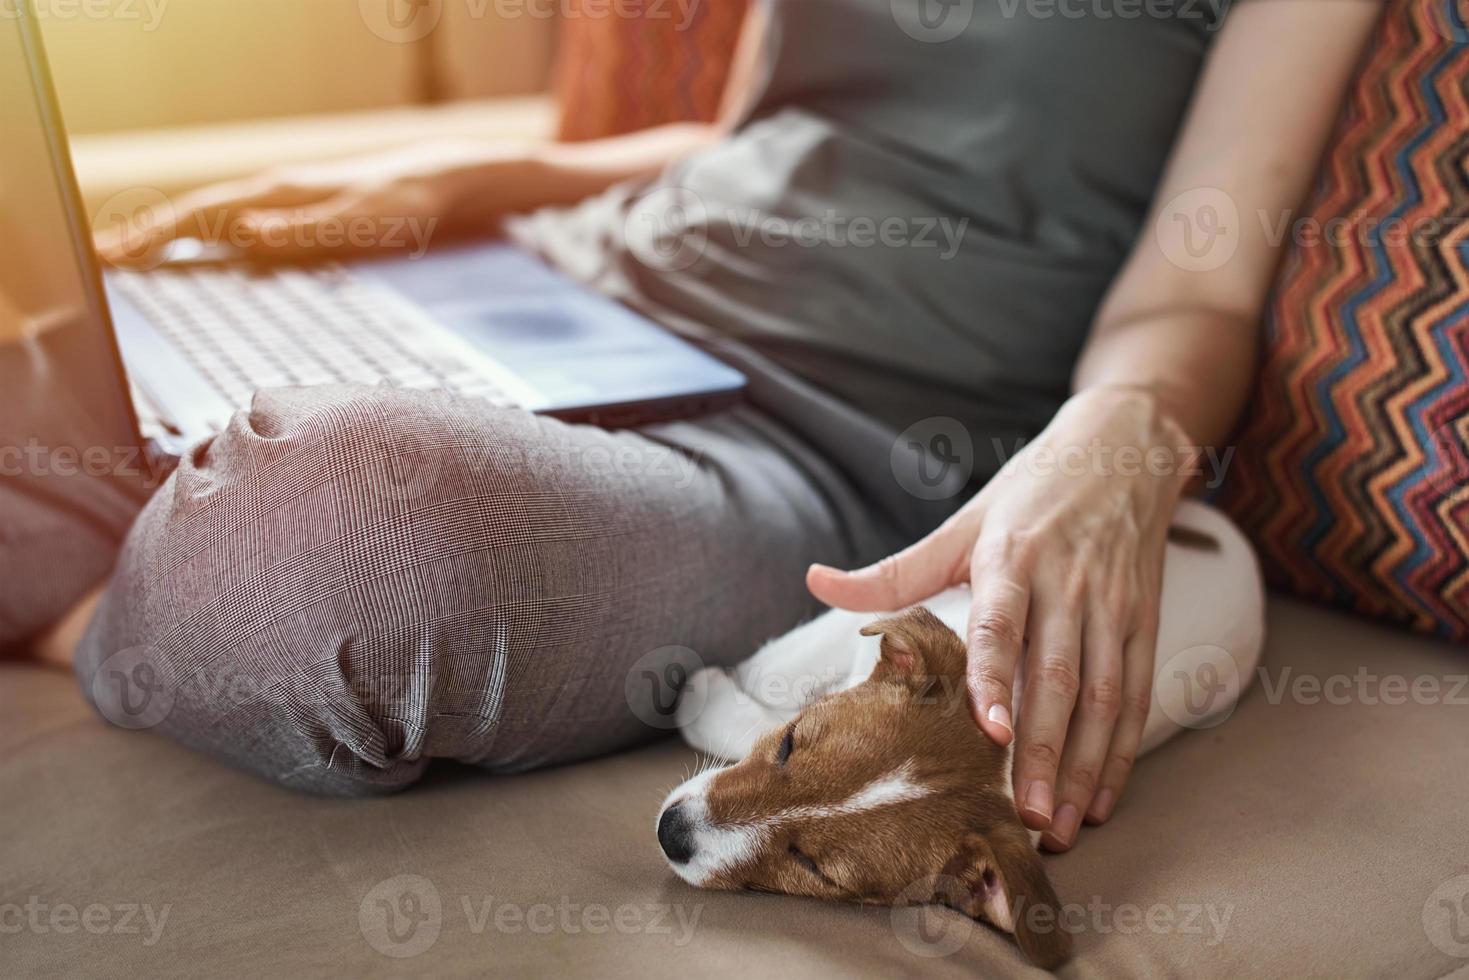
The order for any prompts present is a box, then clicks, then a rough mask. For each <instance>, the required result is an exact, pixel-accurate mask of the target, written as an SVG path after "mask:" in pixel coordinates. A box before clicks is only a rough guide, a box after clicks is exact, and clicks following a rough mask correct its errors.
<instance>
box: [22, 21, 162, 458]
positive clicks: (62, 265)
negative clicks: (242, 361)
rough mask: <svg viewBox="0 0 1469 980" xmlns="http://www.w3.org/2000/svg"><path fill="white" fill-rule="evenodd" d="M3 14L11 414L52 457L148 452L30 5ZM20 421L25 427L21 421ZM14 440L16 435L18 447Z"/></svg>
mask: <svg viewBox="0 0 1469 980" xmlns="http://www.w3.org/2000/svg"><path fill="white" fill-rule="evenodd" d="M5 7H6V8H7V9H5V10H4V11H3V12H0V93H3V95H0V133H3V137H0V385H3V390H0V412H5V411H7V408H8V409H9V412H12V413H14V412H18V413H19V414H20V415H21V417H23V418H26V419H28V420H33V421H30V422H29V424H28V425H27V428H29V429H36V430H44V431H28V432H26V433H25V436H26V438H27V439H29V440H33V441H36V442H39V443H40V444H41V445H42V446H43V447H47V446H50V445H52V444H54V443H56V442H57V441H59V440H64V441H66V442H68V443H70V444H72V445H71V447H70V448H81V447H78V446H76V445H75V443H77V442H79V441H82V442H85V443H86V444H87V445H88V446H96V447H99V448H100V449H105V450H107V451H114V450H115V451H117V452H119V453H122V452H123V451H124V450H126V449H128V448H130V447H134V446H136V445H137V442H138V435H137V423H136V420H135V417H134V415H133V411H132V405H131V399H130V398H129V396H128V392H127V388H126V383H125V381H124V375H123V374H122V369H121V367H120V363H119V361H118V358H117V353H116V343H115V340H114V338H113V336H112V331H111V328H110V325H109V320H108V317H107V311H106V306H105V303H104V301H103V298H102V295H101V288H100V283H99V280H98V277H97V272H96V269H95V267H94V260H93V259H92V255H91V251H90V245H89V243H88V239H87V238H86V237H84V236H87V235H89V234H90V233H89V231H88V229H87V227H86V225H87V222H86V221H85V220H84V218H83V216H82V215H81V213H80V211H81V209H80V207H79V205H77V204H76V203H75V202H76V189H75V185H74V183H73V178H72V175H71V164H70V159H69V155H68V153H67V150H66V146H65V133H64V131H63V130H62V127H61V123H60V119H59V117H57V115H56V113H55V107H54V104H53V103H52V93H51V88H50V84H51V83H50V79H49V75H48V72H47V68H46V64H45V59H44V55H43V54H42V53H41V48H40V39H39V32H37V31H36V25H35V22H34V20H33V19H32V15H31V14H30V5H29V3H28V2H20V3H16V2H15V0H9V2H7V3H6V4H5ZM12 417H14V416H12ZM10 435H11V434H10V433H6V436H10Z"/></svg>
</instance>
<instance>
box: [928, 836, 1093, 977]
mask: <svg viewBox="0 0 1469 980" xmlns="http://www.w3.org/2000/svg"><path fill="white" fill-rule="evenodd" d="M944 871H945V874H947V875H950V876H951V877H952V879H957V880H958V882H959V888H958V891H959V894H960V898H961V900H962V901H964V902H966V903H967V904H966V905H964V906H963V907H960V908H959V911H961V912H963V913H964V914H965V915H968V916H969V917H970V918H972V919H981V920H983V921H985V922H988V923H990V924H991V925H993V926H995V927H996V928H999V929H1002V930H1004V931H1005V932H1008V933H1011V934H1013V935H1014V936H1015V942H1016V944H1017V945H1019V947H1020V949H1021V951H1022V952H1024V953H1025V956H1026V959H1028V960H1030V962H1031V963H1033V964H1035V965H1036V966H1038V967H1041V968H1042V969H1046V970H1054V969H1055V968H1056V967H1058V966H1060V965H1061V964H1063V963H1065V962H1066V961H1067V960H1069V959H1071V936H1070V934H1069V933H1067V932H1066V930H1065V929H1063V928H1062V925H1063V923H1062V922H1061V918H1060V914H1061V902H1060V900H1059V899H1058V898H1057V897H1056V892H1055V890H1054V889H1053V888H1052V887H1051V881H1050V879H1049V878H1047V877H1046V869H1045V868H1044V867H1043V866H1042V864H1041V856H1040V853H1039V852H1038V851H1036V849H1035V845H1034V844H1032V843H1031V842H1030V835H1029V834H1027V833H1026V832H1025V830H1024V828H1022V827H1020V826H1019V825H1018V824H1017V825H1016V826H1014V827H1011V826H1009V825H1002V826H999V827H997V828H995V829H993V830H992V831H990V832H989V833H987V834H980V833H970V834H966V835H965V837H964V840H963V841H962V842H961V844H960V847H959V852H958V854H957V855H956V856H955V857H954V859H953V860H951V861H950V862H949V865H948V866H947V867H946V868H945V869H944ZM949 904H953V903H952V901H951V902H950V903H949Z"/></svg>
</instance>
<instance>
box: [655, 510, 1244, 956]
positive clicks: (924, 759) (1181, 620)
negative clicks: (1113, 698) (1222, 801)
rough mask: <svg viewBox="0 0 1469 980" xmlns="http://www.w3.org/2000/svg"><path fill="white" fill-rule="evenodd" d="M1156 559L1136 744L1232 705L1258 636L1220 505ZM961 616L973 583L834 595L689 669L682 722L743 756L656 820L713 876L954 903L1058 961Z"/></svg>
mask: <svg viewBox="0 0 1469 980" xmlns="http://www.w3.org/2000/svg"><path fill="white" fill-rule="evenodd" d="M1163 577H1164V581H1163V594H1162V612H1161V620H1160V626H1159V639H1158V648H1157V653H1156V656H1155V682H1154V690H1153V703H1152V708H1151V710H1150V712H1149V715H1148V721H1147V727H1146V729H1145V732H1144V736H1143V742H1142V746H1141V751H1142V752H1147V751H1149V750H1151V749H1153V748H1155V747H1157V746H1158V745H1160V744H1161V743H1162V742H1164V741H1166V740H1167V739H1168V738H1170V737H1171V736H1173V735H1174V734H1176V733H1177V732H1178V731H1180V730H1181V729H1182V728H1184V727H1193V728H1203V727H1208V726H1209V725H1211V724H1215V723H1217V722H1218V721H1219V720H1220V719H1222V718H1223V717H1225V716H1227V714H1228V713H1229V712H1230V711H1232V709H1233V707H1234V702H1235V700H1236V699H1237V698H1238V696H1239V693H1240V691H1241V689H1242V688H1243V687H1244V685H1245V683H1247V682H1248V679H1249V677H1250V675H1251V674H1252V673H1253V671H1254V667H1255V663H1256V662H1257V660H1258V657H1259V652H1260V647H1261V644H1262V641H1263V634H1264V624H1263V605H1264V597H1263V591H1262V585H1261V579H1260V574H1259V570H1258V566H1257V565H1256V562H1255V558H1254V554H1253V552H1252V551H1251V550H1250V547H1249V545H1248V543H1247V542H1246V541H1245V539H1244V537H1243V536H1242V535H1241V534H1240V533H1239V531H1238V530H1237V529H1236V528H1235V527H1234V526H1233V525H1232V524H1230V523H1229V521H1228V520H1227V519H1226V518H1224V517H1223V516H1222V515H1220V514H1219V513H1218V512H1216V511H1213V510H1211V509H1209V508H1208V507H1206V506H1204V505H1203V504H1199V503H1196V502H1185V503H1184V504H1182V505H1181V506H1180V508H1179V510H1178V513H1177V515H1176V517H1175V519H1174V524H1173V528H1172V529H1171V530H1170V533H1169V543H1168V548H1167V554H1166V557H1165V560H1164V576H1163ZM968 615H969V590H968V587H967V586H961V587H957V588H953V589H949V590H946V591H945V592H942V593H940V594H939V595H937V596H935V597H934V598H933V599H931V600H929V602H927V603H926V604H925V605H924V607H917V608H913V609H909V610H907V611H905V612H901V613H899V614H897V615H893V616H888V617H885V618H874V617H873V616H872V615H870V614H863V613H850V612H844V611H839V610H833V611H831V612H828V613H826V614H824V615H822V616H820V617H818V618H816V619H814V620H812V621H811V622H809V623H806V624H805V625H803V626H801V627H798V628H797V629H795V630H793V631H791V632H790V633H787V634H786V635H784V636H782V637H779V638H777V639H775V640H772V641H771V642H770V643H768V644H766V645H765V646H764V647H762V648H761V650H760V651H759V652H758V653H756V654H755V655H754V656H753V657H751V658H750V659H749V660H747V661H745V662H744V663H742V664H740V665H739V666H738V667H736V668H735V669H734V671H733V672H726V671H724V670H721V669H717V668H711V669H706V670H702V671H699V672H698V673H696V674H695V675H694V676H693V677H691V678H690V680H689V683H688V685H687V686H686V688H685V690H684V692H683V700H682V701H681V703H680V705H679V708H678V716H677V720H678V723H679V728H680V730H681V731H682V733H683V736H684V738H685V740H686V741H688V743H689V744H690V745H692V746H694V747H695V748H697V749H700V750H701V751H703V752H706V753H709V754H710V755H713V756H716V757H719V758H721V759H729V760H740V761H738V762H735V763H734V764H732V765H728V766H724V767H721V768H714V769H710V770H708V771H705V772H701V773H700V774H699V775H697V776H695V777H694V778H692V779H690V780H688V781H686V782H684V783H683V784H681V785H680V786H678V787H676V788H675V789H674V790H673V792H671V793H669V794H668V798H667V799H666V800H665V802H664V804H663V807H662V809H661V811H660V812H659V816H658V823H657V833H658V842H659V844H660V845H661V846H662V848H663V851H664V854H665V855H666V856H667V859H668V862H669V864H670V866H671V867H672V868H673V870H674V872H675V873H676V874H678V875H679V877H681V878H683V879H684V880H685V881H687V882H689V883H690V884H692V885H695V886H698V887H701V888H720V889H743V890H747V891H760V892H780V893H785V894H790V895H807V896H813V897H817V898H828V899H838V900H842V901H849V902H861V903H864V904H878V905H893V904H912V903H914V902H934V903H938V904H945V905H949V906H952V907H953V908H955V909H957V910H958V911H959V912H961V913H963V914H965V915H968V916H970V917H972V918H974V919H977V920H981V921H984V922H987V923H989V924H991V925H993V926H995V927H996V928H998V929H1001V930H1003V931H1004V932H1006V933H1010V934H1012V935H1013V936H1014V937H1015V940H1016V942H1017V943H1018V944H1019V946H1020V948H1021V950H1022V951H1023V952H1024V953H1025V955H1026V957H1027V958H1029V960H1030V961H1031V962H1032V963H1034V964H1035V965H1037V966H1042V967H1047V968H1050V967H1055V966H1058V965H1060V964H1061V963H1063V962H1065V961H1066V960H1067V959H1068V958H1069V956H1070V955H1071V937H1070V935H1069V934H1068V932H1066V931H1065V930H1063V929H1062V928H1059V927H1058V918H1057V913H1058V912H1059V910H1060V902H1059V900H1058V898H1057V896H1056V893H1055V891H1054V890H1053V889H1052V887H1051V884H1050V881H1049V880H1048V878H1047V877H1046V872H1045V868H1044V866H1043V862H1042V860H1041V857H1040V855H1039V853H1038V852H1037V851H1036V840H1037V838H1038V836H1039V835H1038V834H1036V833H1034V832H1032V831H1030V830H1028V829H1027V828H1026V827H1025V825H1024V824H1022V823H1021V820H1020V816H1019V814H1018V813H1017V812H1016V809H1015V803H1014V799H1013V795H1012V791H1011V778H1010V749H1009V748H1008V747H1006V748H1001V747H1000V746H998V745H996V744H995V743H993V742H992V741H990V740H989V739H988V738H987V737H985V735H984V734H983V733H982V732H981V731H980V730H979V728H978V727H977V726H976V725H975V723H974V721H973V719H972V717H971V715H970V711H969V706H968V694H967V689H966V686H965V680H964V677H965V664H966V659H967V658H966V654H965V649H964V644H963V642H962V641H961V640H960V638H959V636H960V634H961V632H962V630H963V629H964V627H965V623H966V621H967V618H968ZM1201 685H1202V686H1201ZM1201 691H1202V692H1203V696H1202V697H1201V694H1200V692H1201Z"/></svg>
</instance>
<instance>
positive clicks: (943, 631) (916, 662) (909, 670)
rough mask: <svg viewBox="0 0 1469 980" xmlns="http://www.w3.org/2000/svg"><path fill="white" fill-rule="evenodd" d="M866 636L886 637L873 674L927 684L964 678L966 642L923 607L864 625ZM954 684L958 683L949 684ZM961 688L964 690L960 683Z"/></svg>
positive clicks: (864, 634)
mask: <svg viewBox="0 0 1469 980" xmlns="http://www.w3.org/2000/svg"><path fill="white" fill-rule="evenodd" d="M862 635H863V636H880V637H882V641H881V643H882V645H881V650H882V653H881V656H880V657H879V658H878V662H877V666H876V667H874V668H873V670H872V676H873V677H877V678H889V679H893V680H901V681H907V682H913V681H917V682H919V683H923V684H929V683H932V682H933V681H935V680H940V679H949V680H952V679H955V678H958V679H962V678H963V677H964V664H965V660H966V657H965V653H964V643H963V641H961V640H960V639H959V636H958V634H956V633H955V632H954V631H953V630H951V629H949V628H948V627H947V626H945V625H944V624H943V621H942V620H940V619H939V618H938V617H937V616H935V615H934V614H933V613H931V612H929V611H928V610H927V609H925V608H923V607H922V606H918V607H915V608H913V609H909V610H908V611H907V612H902V613H898V614H897V615H896V616H889V617H888V618H887V619H879V620H878V621H877V622H875V623H868V624H867V625H866V626H864V627H862ZM946 686H947V687H954V685H952V684H951V685H946ZM956 689H957V690H963V685H962V684H961V685H958V686H957V688H956Z"/></svg>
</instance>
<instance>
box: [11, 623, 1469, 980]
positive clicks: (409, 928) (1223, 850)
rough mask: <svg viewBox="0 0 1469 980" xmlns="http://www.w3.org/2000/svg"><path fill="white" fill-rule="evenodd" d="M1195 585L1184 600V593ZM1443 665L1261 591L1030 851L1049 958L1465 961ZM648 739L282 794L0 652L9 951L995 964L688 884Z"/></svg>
mask: <svg viewBox="0 0 1469 980" xmlns="http://www.w3.org/2000/svg"><path fill="white" fill-rule="evenodd" d="M1201 601H1206V600H1201ZM1466 681H1469V665H1466V664H1465V661H1464V657H1463V650H1462V649H1460V648H1458V647H1457V646H1455V645H1452V644H1450V643H1447V642H1444V641H1440V640H1434V639H1429V638H1422V637H1418V636H1414V635H1411V634H1408V633H1404V632H1398V631H1395V630H1392V629H1390V628H1387V627H1382V626H1377V625H1373V624H1370V623H1367V622H1364V621H1361V620H1358V619H1355V618H1350V617H1348V616H1346V615H1344V614H1342V613H1339V612H1333V611H1328V610H1324V609H1321V608H1317V607H1314V606H1310V605H1306V604H1303V603H1301V602H1299V601H1296V600H1292V599H1286V598H1282V597H1273V598H1272V599H1271V601H1270V606H1269V633H1268V641H1267V646H1266V651H1265V655H1264V659H1263V662H1262V666H1261V670H1260V676H1258V677H1256V678H1255V679H1254V683H1253V685H1252V687H1251V688H1250V690H1249V691H1248V692H1247V693H1246V694H1245V696H1244V697H1243V698H1242V700H1241V702H1240V704H1239V705H1238V707H1237V708H1236V710H1235V711H1234V713H1233V715H1232V717H1230V718H1229V719H1228V720H1227V721H1226V722H1225V723H1224V724H1222V725H1219V726H1218V727H1215V728H1211V729H1208V730H1201V731H1196V732H1188V733H1185V734H1184V735H1182V736H1180V737H1179V738H1177V739H1175V740H1174V741H1172V742H1170V743H1169V744H1168V745H1166V746H1164V747H1163V748H1161V749H1160V750H1158V751H1157V752H1156V753H1153V754H1152V755H1149V756H1148V757H1146V758H1145V759H1143V760H1142V761H1141V762H1140V763H1139V764H1138V768H1137V770H1136V772H1135V774H1134V775H1133V778H1132V781H1131V784H1130V786H1129V789H1128V792H1127V794H1126V795H1125V796H1124V798H1123V800H1122V802H1121V803H1120V804H1119V807H1118V810H1117V812H1116V814H1115V816H1114V817H1113V818H1112V820H1111V821H1110V822H1109V823H1108V824H1107V825H1105V826H1103V827H1100V828H1094V829H1091V830H1088V831H1085V832H1084V833H1083V836H1082V838H1081V840H1080V842H1079V844H1078V846H1077V847H1075V848H1074V849H1073V850H1072V851H1071V852H1069V853H1067V854H1065V855H1060V856H1055V857H1050V858H1048V859H1047V870H1048V871H1049V873H1050V875H1051V878H1052V880H1053V882H1054V883H1055V886H1056V889H1057V891H1058V893H1059V894H1060V896H1061V898H1062V901H1063V902H1064V903H1066V909H1065V912H1066V915H1067V924H1066V928H1068V929H1071V930H1073V931H1075V945H1076V956H1075V959H1074V960H1073V961H1072V962H1071V963H1070V964H1069V965H1067V966H1066V967H1064V968H1063V969H1062V970H1061V971H1060V975H1061V976H1063V977H1091V976H1097V977H1116V976H1133V977H1145V976H1188V977H1220V978H1237V977H1242V976H1269V977H1302V978H1304V977H1332V978H1339V977H1389V976H1390V977H1420V978H1430V977H1443V976H1446V975H1449V974H1450V973H1452V972H1454V971H1456V970H1465V969H1466V968H1469V835H1466V833H1465V829H1466V823H1465V819H1466V818H1465V814H1466V813H1469V785H1461V782H1460V780H1461V778H1462V776H1463V765H1462V760H1463V751H1464V746H1465V730H1464V722H1465V719H1466V717H1469V714H1466V711H1469V708H1466V702H1469V685H1466ZM694 761H695V760H694V756H693V753H692V752H690V751H689V750H687V749H686V748H684V747H683V746H682V745H680V744H679V743H678V742H677V741H676V740H673V739H666V740H663V741H659V742H656V743H654V744H650V745H648V746H647V747H646V748H643V749H641V750H637V751H632V752H627V753H624V754H620V755H616V756H612V757H609V758H605V759H600V760H596V761H592V762H587V763H584V764H580V765H575V766H568V767H565V768H560V769H553V770H549V771H542V772H537V773H532V774H529V775H524V776H516V777H509V778H501V777H491V776H487V775H485V774H483V773H480V772H478V771H475V770H473V769H469V768H456V767H453V766H443V767H440V768H438V769H436V770H431V771H430V773H429V776H428V777H427V778H426V779H425V780H424V781H423V782H422V783H420V784H419V785H418V786H416V787H415V788H414V790H413V791H412V792H410V793H406V794H402V795H399V796H395V797H390V798H385V799H373V800H355V801H349V800H338V799H325V798H316V797H310V796H303V795H299V794H295V793H291V792H289V791H286V790H282V789H278V788H276V787H274V786H271V785H268V784H266V783H264V782H261V781H259V780H257V779H256V778H255V777H253V776H250V775H247V774H244V773H241V772H237V771H234V770H232V769H228V768H226V767H224V766H221V765H220V764H219V763H217V762H215V761H213V760H210V759H207V758H205V757H203V756H200V755H196V754H194V753H192V752H190V751H189V750H187V749H185V748H182V747H180V746H178V745H176V744H173V743H171V742H169V741H166V740H164V739H162V738H158V737H156V736H153V735H150V734H147V733H140V732H129V731H125V730H122V729H117V728H112V727H110V726H108V725H107V724H105V723H104V722H103V721H102V720H100V719H99V718H97V717H96V716H94V715H93V714H92V712H91V711H90V709H88V708H87V706H86V705H85V704H84V703H83V700H82V698H81V696H80V694H79V693H78V691H77V688H76V685H75V683H74V681H73V680H72V678H70V677H69V676H66V675H65V674H62V673H59V672H55V671H50V670H46V669H43V668H38V667H30V666H17V665H6V666H4V667H3V668H0V798H3V799H4V801H5V805H4V807H3V809H0V932H3V933H4V935H3V939H0V972H3V973H4V974H5V975H7V976H25V977H38V978H40V977H84V976H150V977H172V976H201V975H211V976H239V977H255V976H258V977H281V976H291V977H307V976H323V975H333V976H337V975H340V976H356V977H394V976H434V977H454V976H495V977H537V976H579V977H581V976H585V977H601V978H617V977H629V978H632V977H636V978H639V980H643V978H657V977H670V978H684V977H687V976H690V975H696V976H705V977H748V976H779V977H793V978H801V977H811V978H813V980H814V978H828V977H832V976H883V977H891V976H909V975H912V976H919V975H921V976H924V977H944V976H954V977H975V976H984V977H1010V976H1026V975H1032V974H1035V973H1037V972H1038V971H1036V970H1034V969H1033V968H1031V967H1029V966H1028V965H1027V964H1026V963H1025V961H1024V960H1023V959H1022V958H1021V956H1020V954H1019V952H1018V950H1017V949H1016V948H1015V946H1014V945H1013V944H1012V943H1011V942H1010V941H1009V939H1008V938H1006V937H1004V936H1002V935H1000V934H999V933H997V932H994V931H992V930H991V929H989V928H987V927H985V926H982V925H979V924H976V923H973V922H971V921H970V920H968V919H964V918H962V917H960V916H959V915H958V913H955V912H951V911H948V910H941V909H921V908H910V909H899V910H890V909H885V908H864V907H858V906H848V905H838V904H826V903H821V902H816V901H812V900H807V899H798V898H790V897H785V896H774V895H749V894H735V893H720V892H703V891H698V890H695V889H693V888H691V887H689V886H687V885H685V884H684V883H683V882H682V881H680V880H679V879H677V878H676V877H675V876H674V875H673V874H672V872H671V871H670V870H669V869H668V868H667V866H666V864H665V862H664V860H663V857H662V855H661V853H660V851H659V849H658V844H657V840H656V839H655V836H654V827H653V820H654V816H655V814H656V811H657V808H658V804H659V802H660V800H661V798H662V796H663V794H664V793H665V792H666V791H667V790H668V789H669V788H670V787H671V786H672V785H673V784H674V783H676V782H677V781H678V780H679V779H681V778H682V777H683V776H684V775H685V774H686V773H687V772H688V771H689V769H690V767H691V766H692V765H693V764H694Z"/></svg>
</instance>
